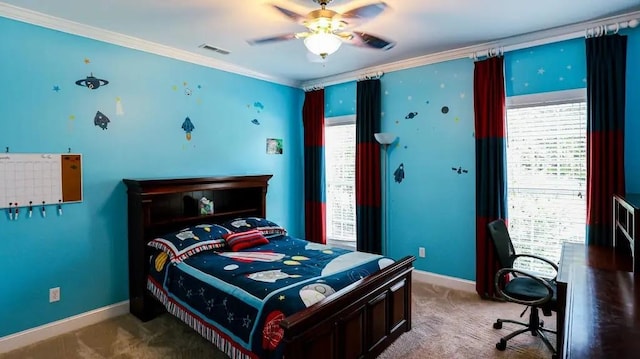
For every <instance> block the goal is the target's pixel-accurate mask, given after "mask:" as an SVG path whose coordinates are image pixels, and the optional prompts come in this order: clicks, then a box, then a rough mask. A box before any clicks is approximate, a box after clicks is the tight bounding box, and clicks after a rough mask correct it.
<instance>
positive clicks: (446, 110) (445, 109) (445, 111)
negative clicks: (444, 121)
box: [441, 106, 449, 114]
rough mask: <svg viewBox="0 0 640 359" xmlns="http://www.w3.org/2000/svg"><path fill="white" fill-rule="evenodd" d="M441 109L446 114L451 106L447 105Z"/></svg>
mask: <svg viewBox="0 0 640 359" xmlns="http://www.w3.org/2000/svg"><path fill="white" fill-rule="evenodd" d="M441 111H442V113H445V114H446V113H449V107H447V106H442V110H441Z"/></svg>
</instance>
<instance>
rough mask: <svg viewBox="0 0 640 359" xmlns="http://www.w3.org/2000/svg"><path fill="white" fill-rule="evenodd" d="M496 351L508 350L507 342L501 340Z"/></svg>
mask: <svg viewBox="0 0 640 359" xmlns="http://www.w3.org/2000/svg"><path fill="white" fill-rule="evenodd" d="M496 349H498V350H505V349H507V341H506V340H504V339H500V341H499V342H497V343H496Z"/></svg>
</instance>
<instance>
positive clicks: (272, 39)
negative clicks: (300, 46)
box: [247, 33, 297, 45]
mask: <svg viewBox="0 0 640 359" xmlns="http://www.w3.org/2000/svg"><path fill="white" fill-rule="evenodd" d="M296 38H297V37H296V34H295V33H291V34H283V35H278V36H270V37H263V38H260V39H253V40H247V42H248V43H249V45H262V44H268V43H271V42H278V41H287V40H293V39H296Z"/></svg>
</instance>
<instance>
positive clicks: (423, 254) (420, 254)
mask: <svg viewBox="0 0 640 359" xmlns="http://www.w3.org/2000/svg"><path fill="white" fill-rule="evenodd" d="M426 255H427V254H426V252H425V249H424V247H420V248H418V256H419V257H420V258H424V257H426Z"/></svg>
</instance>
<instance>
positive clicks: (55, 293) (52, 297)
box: [49, 287, 60, 303]
mask: <svg viewBox="0 0 640 359" xmlns="http://www.w3.org/2000/svg"><path fill="white" fill-rule="evenodd" d="M59 300H60V287H55V288H51V289H49V303H53V302H57V301H59Z"/></svg>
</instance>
